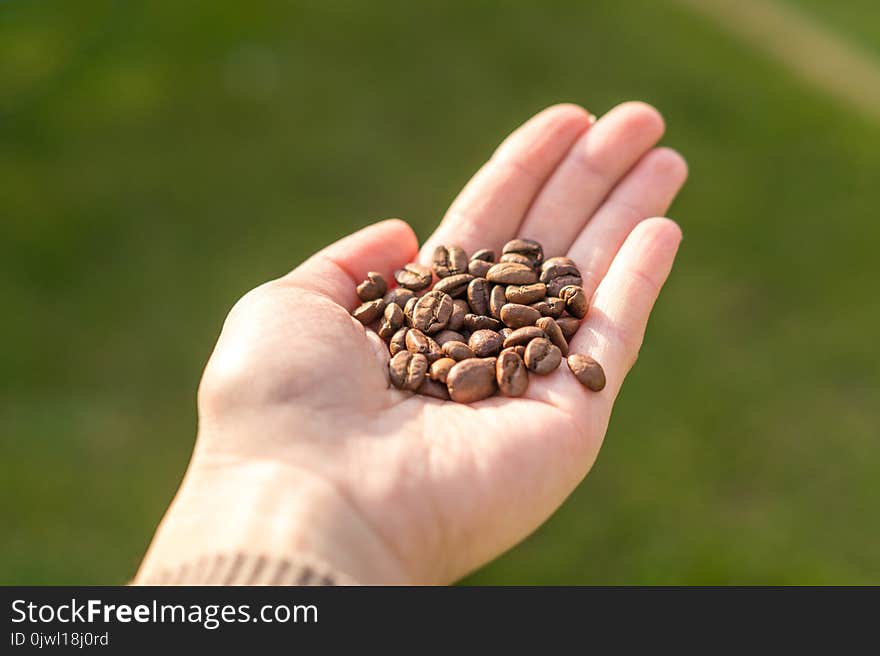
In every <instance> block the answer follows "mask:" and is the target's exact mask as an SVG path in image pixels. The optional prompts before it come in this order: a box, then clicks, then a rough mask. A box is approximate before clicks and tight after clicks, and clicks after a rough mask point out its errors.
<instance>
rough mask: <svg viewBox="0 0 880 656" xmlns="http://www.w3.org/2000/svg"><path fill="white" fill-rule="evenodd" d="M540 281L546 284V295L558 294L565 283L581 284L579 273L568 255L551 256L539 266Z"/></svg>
mask: <svg viewBox="0 0 880 656" xmlns="http://www.w3.org/2000/svg"><path fill="white" fill-rule="evenodd" d="M541 282H543V283H544V284H546V285H547V295H548V296H559V292H560V290H561V289H562V288H563V287H565V286H566V285H582V284H583V282H584V281H583V279H582V278H581V273H580V271H579V270H578V268H577V265H576V264H575V263H574V260H572V259H571V258H568V257H551V258H550V259H549V260H547V261H546V262H544V264H543V265H542V266H541Z"/></svg>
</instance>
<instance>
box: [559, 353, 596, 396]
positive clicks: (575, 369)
mask: <svg viewBox="0 0 880 656" xmlns="http://www.w3.org/2000/svg"><path fill="white" fill-rule="evenodd" d="M566 362H568V368H569V369H571V372H572V373H573V374H574V375H575V378H577V379H578V380H579V381H580V383H581V384H582V385H583V386H584V387H586V388H588V389H591V390H593V391H594V392H601V391H602V389H604V387H605V371H604V370H603V369H602V365H601V364H599V363H598V362H596V361H595V360H594V359H593V358H591V357H590V356H589V355H584V354H582V353H572V354H571V355H569V356H568V360H566Z"/></svg>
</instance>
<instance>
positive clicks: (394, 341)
mask: <svg viewBox="0 0 880 656" xmlns="http://www.w3.org/2000/svg"><path fill="white" fill-rule="evenodd" d="M409 330H410V329H409V328H401V329H400V330H398V331H397V332H396V333H394V335H392V336H391V340H390V341H389V342H388V350H389V351H391V355H397V354H398V353H400V352H401V351H405V350H406V334H407V333H408V332H409Z"/></svg>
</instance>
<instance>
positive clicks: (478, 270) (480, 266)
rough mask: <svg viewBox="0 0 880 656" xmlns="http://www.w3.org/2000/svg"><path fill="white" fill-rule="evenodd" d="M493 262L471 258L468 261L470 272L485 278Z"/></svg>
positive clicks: (476, 276)
mask: <svg viewBox="0 0 880 656" xmlns="http://www.w3.org/2000/svg"><path fill="white" fill-rule="evenodd" d="M493 264H494V262H486V261H485V260H471V261H470V262H468V273H469V274H471V275H472V276H473V277H474V278H485V277H486V274H487V273H489V269H491V268H492V265H493Z"/></svg>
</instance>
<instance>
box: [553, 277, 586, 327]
mask: <svg viewBox="0 0 880 656" xmlns="http://www.w3.org/2000/svg"><path fill="white" fill-rule="evenodd" d="M559 298H561V299H562V300H563V301H565V309H566V310H568V313H569V314H570V315H572V316H573V317H577V318H578V319H583V318H584V317H585V316H587V311H588V310H589V309H590V299H588V298H587V295H586V293H584V289H583V287H578V286H577V285H568V286H566V287H563V288H562V289H561V290H560V292H559Z"/></svg>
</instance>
